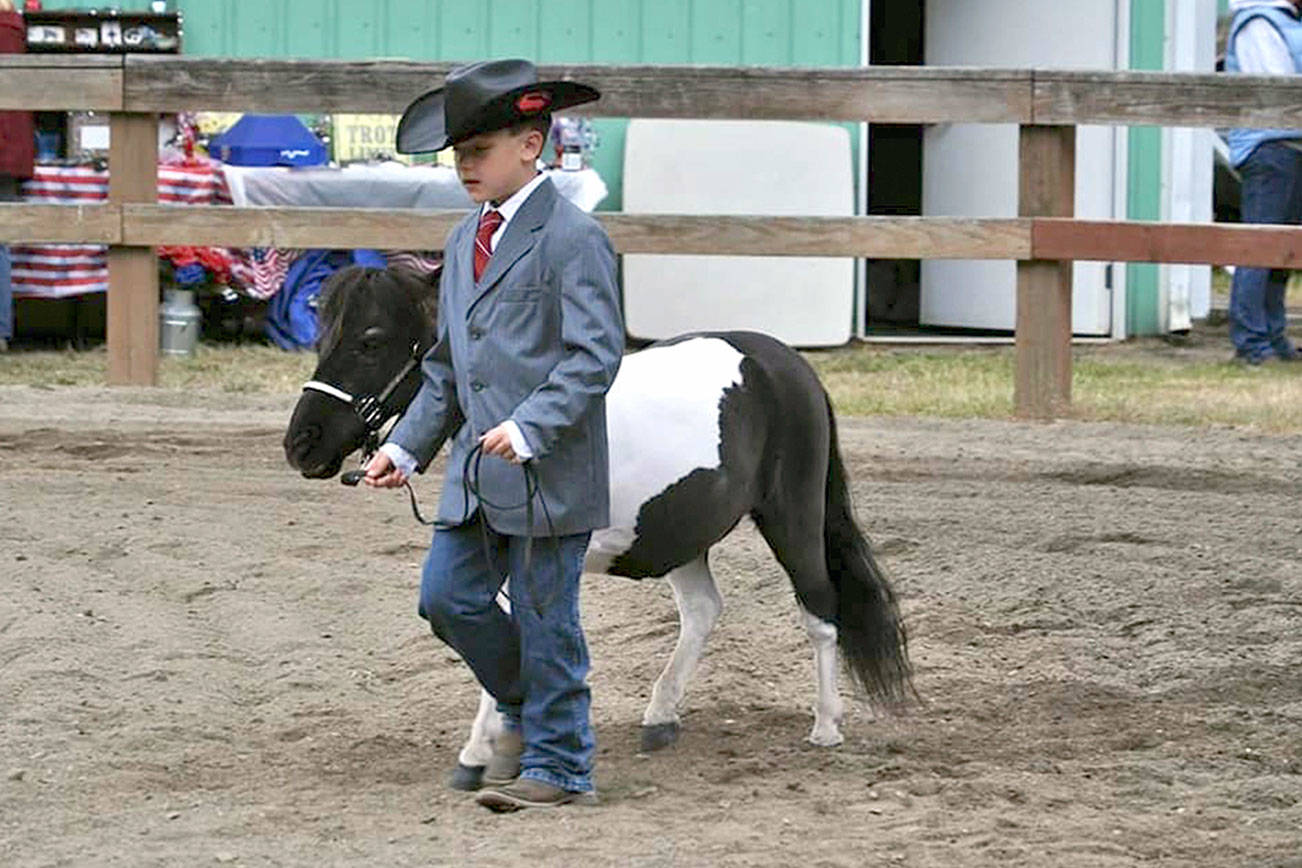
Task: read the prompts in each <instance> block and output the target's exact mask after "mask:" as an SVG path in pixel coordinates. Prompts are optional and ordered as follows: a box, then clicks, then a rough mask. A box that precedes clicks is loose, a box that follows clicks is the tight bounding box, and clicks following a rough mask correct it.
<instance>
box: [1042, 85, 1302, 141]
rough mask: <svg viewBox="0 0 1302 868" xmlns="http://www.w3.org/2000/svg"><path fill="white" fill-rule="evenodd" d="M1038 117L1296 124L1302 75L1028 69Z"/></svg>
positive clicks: (1300, 119) (1301, 115)
mask: <svg viewBox="0 0 1302 868" xmlns="http://www.w3.org/2000/svg"><path fill="white" fill-rule="evenodd" d="M1033 118H1034V122H1035V123H1037V124H1146V125H1154V126H1185V127H1236V126H1248V127H1284V128H1289V129H1293V128H1302V79H1298V78H1297V77H1292V78H1286V77H1262V76H1247V75H1224V74H1205V73H1163V72H1058V71H1046V70H1036V71H1035V73H1034V110H1033Z"/></svg>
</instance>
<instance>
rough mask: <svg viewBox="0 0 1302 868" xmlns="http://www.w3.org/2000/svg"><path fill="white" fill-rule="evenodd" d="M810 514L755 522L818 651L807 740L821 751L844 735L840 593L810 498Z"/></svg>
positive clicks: (816, 505)
mask: <svg viewBox="0 0 1302 868" xmlns="http://www.w3.org/2000/svg"><path fill="white" fill-rule="evenodd" d="M808 500H809V501H810V502H811V503H812V505H811V506H810V507H809V508H808V509H798V510H797V509H788V510H783V511H779V510H777V509H774V508H772V507H770V508H767V509H762V510H757V511H756V513H755V516H754V518H755V523H756V525H757V526H758V527H759V530H760V533H761V534H762V535H763V536H764V539H765V541H767V542H768V544H769V548H771V549H772V550H773V554H774V556H775V557H776V558H777V559H778V563H779V564H781V565H782V568H783V569H784V570H785V571H786V573H787V575H788V576H789V577H790V578H791V583H792V585H793V586H794V587H795V591H796V597H797V598H798V599H799V601H800V611H801V615H802V616H803V619H804V623H805V632H806V634H807V635H808V636H809V643H810V645H811V646H812V647H813V649H814V676H815V681H816V685H817V699H816V700H815V703H814V707H813V712H814V726H813V728H812V729H811V730H810V731H809V735H808V736H807V738H806V740H807V741H808V742H810V743H811V744H816V745H818V746H820V747H836V746H837V745H839V744H841V743H842V742H843V741H844V739H843V738H842V736H841V718H842V716H843V715H844V711H845V706H844V704H843V702H842V700H841V694H840V690H839V688H838V686H837V662H838V657H837V644H836V643H837V629H836V607H837V591H836V587H835V586H834V585H833V584H832V580H831V577H830V576H828V573H827V562H826V559H825V556H824V550H825V549H824V540H823V510H822V509H821V506H822V504H821V503H820V502H819V501H818V500H815V499H814V498H812V497H810V498H809V499H808Z"/></svg>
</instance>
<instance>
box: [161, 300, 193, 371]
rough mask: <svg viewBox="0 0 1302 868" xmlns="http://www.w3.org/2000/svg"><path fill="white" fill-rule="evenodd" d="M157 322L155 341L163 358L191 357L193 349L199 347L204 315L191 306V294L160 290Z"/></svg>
mask: <svg viewBox="0 0 1302 868" xmlns="http://www.w3.org/2000/svg"><path fill="white" fill-rule="evenodd" d="M158 318H159V329H158V339H159V345H160V347H161V348H162V351H163V353H164V355H169V356H192V355H194V349H195V347H196V346H198V345H199V326H200V324H201V323H202V322H203V311H201V310H200V309H199V306H198V305H197V304H195V303H194V292H193V291H191V290H188V289H165V290H163V304H162V306H161V307H159V309H158Z"/></svg>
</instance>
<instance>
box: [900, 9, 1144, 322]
mask: <svg viewBox="0 0 1302 868" xmlns="http://www.w3.org/2000/svg"><path fill="white" fill-rule="evenodd" d="M1116 26H1117V20H1116V0H1098V2H1093V3H1045V2H1040V0H929V2H928V4H927V24H926V27H927V32H926V42H925V50H926V57H927V63H928V64H933V65H942V66H997V67H1028V66H1034V67H1039V68H1059V69H1114V68H1116V57H1117V46H1116ZM1117 135H1118V132H1117V130H1116V129H1114V128H1110V127H1078V128H1077V136H1076V216H1078V217H1082V218H1104V219H1106V218H1114V217H1118V216H1122V215H1123V213H1124V203H1123V202H1118V201H1117V197H1116V190H1115V184H1114V178H1115V171H1116V170H1115V153H1114V151H1115V147H1116V145H1115V143H1116V137H1117ZM923 148H924V151H923V182H922V183H923V196H922V212H923V213H924V214H926V215H928V216H967V217H1013V216H1016V214H1017V127H1016V126H1013V125H1007V124H1003V125H977V124H940V125H936V126H932V127H929V128H928V129H927V131H926V134H925V137H924V143H923ZM1016 274H1017V272H1016V265H1015V264H1014V263H1011V262H983V261H967V260H951V261H928V262H923V264H922V292H921V314H920V320H921V322H922V323H923V324H924V325H938V326H955V327H962V328H983V329H1007V330H1011V329H1012V328H1013V326H1014V324H1015V311H1016ZM1073 274H1074V289H1073V295H1072V299H1073V304H1072V328H1073V331H1075V332H1077V333H1078V334H1107V333H1108V331H1109V327H1110V320H1111V297H1110V292H1109V290H1108V287H1107V286H1106V277H1107V266H1106V263H1101V262H1078V263H1076V264H1075V268H1074V272H1073Z"/></svg>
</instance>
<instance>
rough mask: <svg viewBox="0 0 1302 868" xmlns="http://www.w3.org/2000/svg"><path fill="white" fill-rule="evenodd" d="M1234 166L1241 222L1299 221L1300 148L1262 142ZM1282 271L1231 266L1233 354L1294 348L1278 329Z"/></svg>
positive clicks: (1253, 355) (1256, 355) (1259, 355)
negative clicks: (1240, 186)
mask: <svg viewBox="0 0 1302 868" xmlns="http://www.w3.org/2000/svg"><path fill="white" fill-rule="evenodd" d="M1239 171H1240V172H1241V173H1242V175H1243V198H1242V211H1243V222H1244V223H1302V151H1299V150H1297V149H1296V148H1293V147H1290V146H1289V145H1285V144H1281V143H1279V142H1266V143H1264V144H1262V145H1260V146H1258V148H1257V149H1256V150H1255V151H1253V152H1252V155H1251V156H1249V157H1248V161H1247V162H1246V163H1244V164H1243V165H1242V166H1241V167H1240V169H1239ZM1288 274H1289V273H1288V272H1287V271H1286V270H1284V269H1282V268H1247V267H1243V266H1240V267H1239V268H1236V269H1235V270H1234V283H1233V285H1232V286H1231V289H1230V340H1231V341H1232V342H1233V343H1234V351H1235V353H1236V354H1237V355H1239V356H1243V357H1244V358H1247V359H1252V360H1260V359H1263V358H1266V357H1268V356H1271V355H1276V356H1281V357H1284V358H1287V357H1289V356H1291V355H1293V353H1294V352H1295V350H1294V348H1293V345H1292V343H1291V342H1290V341H1289V339H1288V336H1287V335H1286V334H1285V333H1284V328H1285V325H1286V322H1285V312H1284V289H1285V287H1286V285H1287V284H1288Z"/></svg>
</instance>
